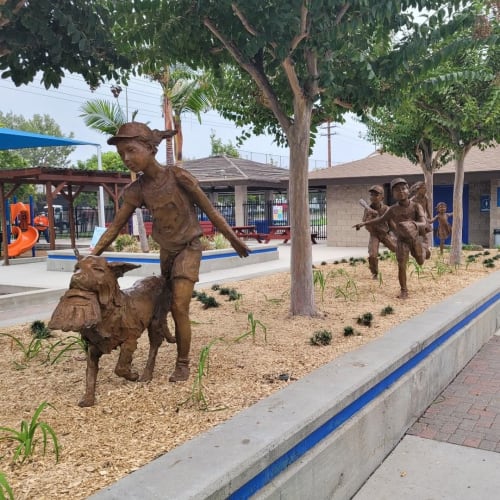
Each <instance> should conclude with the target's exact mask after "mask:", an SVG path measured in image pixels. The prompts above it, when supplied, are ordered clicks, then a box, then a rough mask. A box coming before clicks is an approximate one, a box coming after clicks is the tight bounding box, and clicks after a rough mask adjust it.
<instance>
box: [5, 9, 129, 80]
mask: <svg viewBox="0 0 500 500" xmlns="http://www.w3.org/2000/svg"><path fill="white" fill-rule="evenodd" d="M125 3H126V2H125ZM106 5H107V4H106V2H105V1H101V0H71V1H68V0H36V1H28V0H3V1H2V2H0V28H1V31H0V71H2V78H10V79H12V81H13V82H14V83H15V84H16V85H22V84H26V83H30V82H32V81H33V80H34V78H35V76H36V74H37V72H39V71H40V72H41V73H42V82H43V83H44V85H45V87H46V88H49V87H51V86H53V87H57V86H59V84H60V83H61V79H62V77H63V76H64V72H65V71H69V72H71V73H79V74H80V75H82V76H83V78H84V79H85V81H86V82H87V83H88V84H89V85H91V86H93V87H97V86H98V85H99V83H100V82H101V81H102V79H103V77H107V78H109V79H117V78H119V74H118V72H117V69H118V68H122V69H129V68H130V63H129V62H128V60H127V59H126V58H125V57H123V56H122V55H119V53H118V51H117V50H116V48H115V45H113V43H112V42H111V40H110V29H109V28H110V26H111V25H112V17H113V11H112V6H113V2H110V5H109V8H107V6H106Z"/></svg>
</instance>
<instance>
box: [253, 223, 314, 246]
mask: <svg viewBox="0 0 500 500" xmlns="http://www.w3.org/2000/svg"><path fill="white" fill-rule="evenodd" d="M310 236H311V242H312V243H313V244H316V243H317V241H316V238H317V236H318V233H311V234H310ZM291 238H292V234H291V229H290V226H269V234H268V235H267V236H266V238H263V239H264V242H265V243H269V242H270V241H271V240H284V241H283V243H287V242H288V240H290V239H291Z"/></svg>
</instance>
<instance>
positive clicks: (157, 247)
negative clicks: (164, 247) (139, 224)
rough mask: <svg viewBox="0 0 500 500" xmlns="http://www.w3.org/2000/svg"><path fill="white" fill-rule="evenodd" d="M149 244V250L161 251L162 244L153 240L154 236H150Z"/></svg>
mask: <svg viewBox="0 0 500 500" xmlns="http://www.w3.org/2000/svg"><path fill="white" fill-rule="evenodd" d="M148 246H149V251H150V252H155V253H156V252H159V251H160V244H159V243H158V242H157V241H155V240H153V237H152V236H148Z"/></svg>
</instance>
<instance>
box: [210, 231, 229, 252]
mask: <svg viewBox="0 0 500 500" xmlns="http://www.w3.org/2000/svg"><path fill="white" fill-rule="evenodd" d="M212 241H213V242H214V247H215V249H216V250H218V249H219V248H229V247H230V246H231V244H230V243H229V241H228V240H227V239H226V238H225V237H224V235H223V234H215V235H214V236H213V237H212Z"/></svg>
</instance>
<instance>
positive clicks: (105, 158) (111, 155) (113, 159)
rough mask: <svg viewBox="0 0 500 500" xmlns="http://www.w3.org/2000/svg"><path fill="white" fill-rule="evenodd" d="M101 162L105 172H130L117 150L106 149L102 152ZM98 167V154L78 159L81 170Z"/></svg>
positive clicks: (78, 166)
mask: <svg viewBox="0 0 500 500" xmlns="http://www.w3.org/2000/svg"><path fill="white" fill-rule="evenodd" d="M101 162H102V169H103V170H104V171H105V172H129V170H128V168H127V167H126V166H125V165H124V164H123V162H122V159H121V158H120V155H119V154H118V153H116V152H115V151H106V152H105V153H102V155H101ZM97 167H98V162H97V155H92V156H91V157H90V158H89V159H87V160H85V161H82V160H78V162H77V168H79V169H81V170H97Z"/></svg>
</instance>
